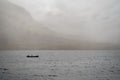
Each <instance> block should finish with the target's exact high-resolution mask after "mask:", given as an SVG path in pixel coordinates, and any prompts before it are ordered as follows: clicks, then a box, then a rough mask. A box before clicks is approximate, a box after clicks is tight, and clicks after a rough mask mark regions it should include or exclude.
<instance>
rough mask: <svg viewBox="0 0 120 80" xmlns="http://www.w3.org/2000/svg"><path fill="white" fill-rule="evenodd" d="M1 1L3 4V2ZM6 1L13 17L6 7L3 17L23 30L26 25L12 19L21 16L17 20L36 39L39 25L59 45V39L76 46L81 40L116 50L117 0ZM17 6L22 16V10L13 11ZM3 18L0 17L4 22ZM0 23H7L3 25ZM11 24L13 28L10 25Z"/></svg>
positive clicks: (119, 27)
mask: <svg viewBox="0 0 120 80" xmlns="http://www.w3.org/2000/svg"><path fill="white" fill-rule="evenodd" d="M1 1H3V2H4V1H5V0H1ZM6 1H7V0H6ZM8 1H9V2H10V3H12V4H15V5H16V8H14V7H15V6H14V7H13V8H12V7H11V9H12V10H13V11H12V12H15V13H16V14H15V13H12V12H11V11H9V6H8V8H7V7H6V11H7V14H4V16H7V15H11V16H12V15H14V21H15V24H16V25H21V26H26V24H20V23H19V24H17V23H18V22H19V21H18V22H17V20H16V19H15V18H16V17H19V16H18V15H17V14H18V13H20V14H21V16H22V18H20V17H19V18H20V20H21V22H24V21H25V19H26V22H27V26H28V27H27V28H26V29H28V28H29V25H31V24H32V26H33V28H32V29H33V32H32V33H39V34H38V35H40V34H41V33H40V32H39V30H41V27H40V26H41V25H42V27H45V28H46V29H49V30H51V31H53V32H54V33H56V36H57V37H58V36H59V37H61V38H60V39H62V40H61V41H64V40H63V39H64V38H65V39H66V40H67V39H68V40H70V39H71V40H72V39H74V40H77V41H78V42H79V41H81V40H83V41H88V42H95V43H107V44H108V43H110V44H114V45H117V46H118V45H119V46H120V0H8ZM1 4H2V3H1ZM5 4H6V3H5ZM12 4H11V5H12ZM3 5H4V4H3ZM6 5H7V4H6ZM17 6H19V7H21V8H23V9H24V10H23V12H25V13H24V14H22V13H23V12H22V10H21V9H20V10H19V8H18V9H17ZM1 9H2V11H3V13H6V11H5V10H3V9H4V8H1ZM26 12H28V13H29V14H30V15H31V17H30V16H29V18H30V19H29V18H28V17H26V16H25V15H29V14H28V13H26ZM4 16H2V17H3V18H5V17H4ZM15 16H16V17H15ZM11 18H12V17H11ZM11 18H9V17H8V19H9V20H11ZM32 19H33V22H32ZM30 20H31V21H30ZM35 21H36V22H37V23H36V22H35ZM34 22H35V23H34ZM4 23H8V22H6V21H4ZM29 23H30V24H29ZM38 23H40V24H41V25H39V27H40V28H39V29H38V27H37V28H36V27H35V26H36V24H37V26H38ZM11 24H12V25H13V24H14V23H11ZM30 29H31V26H30ZM35 30H36V32H35ZM31 31H32V30H31ZM43 32H44V31H43ZM19 34H20V33H19ZM45 34H46V33H45ZM48 36H49V35H48ZM33 42H34V41H33ZM36 44H37V43H36ZM73 44H74V42H73ZM58 45H59V44H58ZM111 46H112V45H111Z"/></svg>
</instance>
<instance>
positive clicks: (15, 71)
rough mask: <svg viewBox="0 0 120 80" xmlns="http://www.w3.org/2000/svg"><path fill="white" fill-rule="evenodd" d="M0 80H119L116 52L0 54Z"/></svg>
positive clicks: (118, 51)
mask: <svg viewBox="0 0 120 80" xmlns="http://www.w3.org/2000/svg"><path fill="white" fill-rule="evenodd" d="M27 55H39V57H38V58H27V57H26V56H27ZM0 80H120V50H80V51H79V50H78V51H77V50H75V51H64V50H63V51H59V50H56V51H43V50H41V51H0Z"/></svg>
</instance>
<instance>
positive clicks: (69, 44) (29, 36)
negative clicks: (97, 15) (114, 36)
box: [0, 0, 120, 50]
mask: <svg viewBox="0 0 120 80" xmlns="http://www.w3.org/2000/svg"><path fill="white" fill-rule="evenodd" d="M65 18H66V17H65ZM50 19H51V21H52V22H53V21H55V20H57V21H58V22H59V20H58V19H57V18H56V17H54V18H53V19H54V20H52V18H51V17H50V18H49V19H48V20H49V21H50ZM70 19H72V18H70ZM49 21H46V22H48V23H49ZM60 21H62V19H61V20H60ZM63 21H64V20H63ZM48 23H46V24H47V25H46V24H45V21H44V22H43V23H42V22H37V21H35V20H34V19H33V17H32V16H31V15H30V13H29V12H28V11H27V10H25V9H24V8H22V7H20V6H17V5H15V4H13V3H11V2H9V1H7V0H0V49H1V50H6V49H12V50H13V49H15V50H16V49H17V50H18V49H19V50H20V49H22V50H24V49H28V50H38V49H39V50H43V49H44V50H51V49H52V50H53V49H54V50H56V49H58V50H61V49H65V50H66V49H67V50H72V49H74V50H75V49H120V44H119V43H118V44H117V43H110V42H109V41H108V43H107V42H99V41H96V40H95V41H93V40H91V38H90V37H92V36H91V35H90V36H89V38H88V36H85V35H83V34H80V35H77V34H74V35H73V34H64V33H61V32H59V31H57V30H53V29H51V28H50V27H52V26H51V25H50V26H49V24H48ZM60 23H61V22H60ZM55 24H57V23H56V22H55ZM63 25H64V24H61V26H62V27H63ZM71 25H72V24H71ZM53 26H57V25H53ZM64 26H65V25H64ZM71 30H72V28H71ZM65 31H66V30H65ZM88 31H89V29H88ZM110 31H111V30H110ZM68 32H69V33H70V31H69V29H68ZM98 36H99V35H98ZM117 42H118V41H117Z"/></svg>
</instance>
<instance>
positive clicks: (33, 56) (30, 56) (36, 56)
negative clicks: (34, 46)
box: [26, 55, 39, 58]
mask: <svg viewBox="0 0 120 80" xmlns="http://www.w3.org/2000/svg"><path fill="white" fill-rule="evenodd" d="M26 57H27V58H38V57H39V55H27V56H26Z"/></svg>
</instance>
